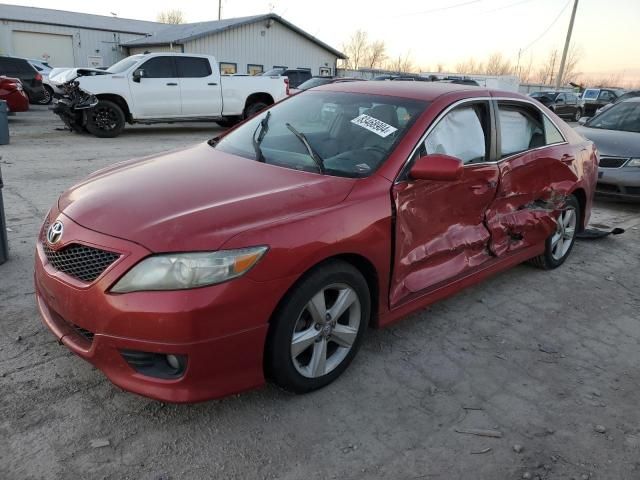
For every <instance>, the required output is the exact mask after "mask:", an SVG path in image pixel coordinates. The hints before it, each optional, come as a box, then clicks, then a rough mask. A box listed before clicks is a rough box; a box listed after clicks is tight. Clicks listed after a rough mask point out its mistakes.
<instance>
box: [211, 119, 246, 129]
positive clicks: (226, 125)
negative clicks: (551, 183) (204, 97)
mask: <svg viewBox="0 0 640 480" xmlns="http://www.w3.org/2000/svg"><path fill="white" fill-rule="evenodd" d="M241 121H242V118H241V117H229V118H225V119H224V120H216V123H217V124H218V125H220V126H221V127H222V128H230V127H233V126H234V125H237V124H238V123H240V122H241Z"/></svg>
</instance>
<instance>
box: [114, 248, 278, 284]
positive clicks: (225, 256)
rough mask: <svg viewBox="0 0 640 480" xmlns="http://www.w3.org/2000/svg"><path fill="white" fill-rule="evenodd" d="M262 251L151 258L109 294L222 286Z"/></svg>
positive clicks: (256, 258) (173, 254) (184, 254)
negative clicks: (218, 284) (220, 284)
mask: <svg viewBox="0 0 640 480" xmlns="http://www.w3.org/2000/svg"><path fill="white" fill-rule="evenodd" d="M266 251H267V247H264V246H261V247H250V248H242V249H239V250H221V251H218V252H197V253H168V254H162V255H153V256H151V257H147V258H145V259H144V260H142V261H141V262H140V263H138V264H137V265H136V266H135V267H133V268H132V269H131V270H129V271H128V272H127V273H126V274H125V275H124V277H122V278H121V279H120V280H118V282H117V283H116V284H115V286H114V287H113V288H112V289H111V291H112V292H114V293H126V292H137V291H141V290H184V289H188V288H196V287H202V286H205V285H214V284H216V283H222V282H225V281H227V280H231V279H232V278H236V277H239V276H241V275H244V274H245V273H247V272H248V271H249V270H250V269H251V268H252V267H253V266H254V265H255V264H256V263H257V262H258V260H260V258H262V256H263V255H264V254H265V252H266Z"/></svg>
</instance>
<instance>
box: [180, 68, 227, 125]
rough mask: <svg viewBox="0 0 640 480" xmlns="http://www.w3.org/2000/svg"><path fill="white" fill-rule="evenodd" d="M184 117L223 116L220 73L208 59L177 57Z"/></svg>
mask: <svg viewBox="0 0 640 480" xmlns="http://www.w3.org/2000/svg"><path fill="white" fill-rule="evenodd" d="M175 62H176V68H177V71H178V78H179V79H180V81H179V83H180V96H181V98H182V115H183V116H188V117H217V116H220V115H221V114H222V93H221V92H222V88H221V86H220V73H219V72H218V70H217V69H216V68H212V65H211V62H210V61H209V59H208V58H206V57H175Z"/></svg>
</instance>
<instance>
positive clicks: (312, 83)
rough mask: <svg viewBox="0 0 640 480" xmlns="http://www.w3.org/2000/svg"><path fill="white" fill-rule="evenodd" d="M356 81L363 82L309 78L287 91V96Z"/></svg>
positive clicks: (334, 78) (332, 78) (345, 79)
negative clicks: (333, 84)
mask: <svg viewBox="0 0 640 480" xmlns="http://www.w3.org/2000/svg"><path fill="white" fill-rule="evenodd" d="M358 81H363V79H361V78H351V77H311V78H310V79H309V80H307V81H306V82H302V83H301V84H300V85H298V88H291V89H289V95H295V94H296V93H300V92H304V91H305V90H309V89H310V88H314V87H319V86H320V85H328V84H329V83H340V82H358Z"/></svg>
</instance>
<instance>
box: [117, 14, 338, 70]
mask: <svg viewBox="0 0 640 480" xmlns="http://www.w3.org/2000/svg"><path fill="white" fill-rule="evenodd" d="M268 20H273V21H276V22H280V23H281V24H283V25H284V26H286V27H288V28H290V29H291V30H293V31H295V32H296V33H298V34H300V35H302V36H303V37H305V38H306V39H308V40H310V41H311V42H313V43H315V44H317V45H319V46H320V47H322V48H324V49H325V50H327V51H329V52H331V53H333V54H334V55H335V56H336V57H338V58H343V59H344V58H347V57H346V56H345V55H344V54H343V53H342V52H340V51H338V50H336V49H335V48H333V47H331V46H329V45H327V44H326V43H324V42H322V41H321V40H319V39H317V38H316V37H314V36H313V35H311V34H309V33H307V32H305V31H304V30H302V29H301V28H299V27H297V26H295V25H294V24H292V23H291V22H288V21H287V20H285V19H284V18H282V17H281V16H279V15H276V14H275V13H267V14H264V15H253V16H250V17H238V18H229V19H225V20H213V21H210V22H198V23H184V24H181V25H163V26H162V28H161V29H159V30H157V31H156V32H155V33H153V34H151V35H149V36H147V37H145V38H138V39H135V40H131V41H129V42H126V43H123V45H124V46H127V47H134V46H138V47H147V46H153V45H167V44H169V43H174V44H178V45H179V44H183V43H185V42H188V41H190V40H195V39H197V38H200V37H204V36H207V35H211V34H215V33H220V32H223V31H225V30H229V29H232V28H237V27H241V26H243V25H248V24H251V23H256V22H263V21H268Z"/></svg>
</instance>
